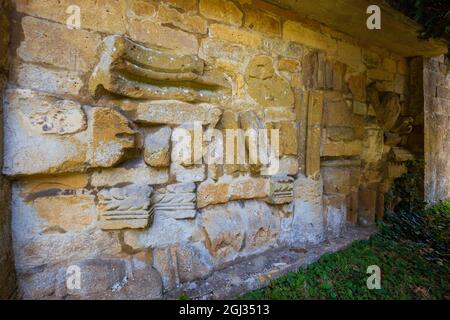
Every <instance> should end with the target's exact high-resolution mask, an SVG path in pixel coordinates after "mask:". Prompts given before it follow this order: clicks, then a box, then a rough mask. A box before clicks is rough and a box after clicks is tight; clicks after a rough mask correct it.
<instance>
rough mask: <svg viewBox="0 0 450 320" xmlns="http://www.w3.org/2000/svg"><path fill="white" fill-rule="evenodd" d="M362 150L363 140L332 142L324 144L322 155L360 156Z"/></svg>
mask: <svg viewBox="0 0 450 320" xmlns="http://www.w3.org/2000/svg"><path fill="white" fill-rule="evenodd" d="M361 152H362V141H361V140H354V141H349V142H344V141H338V142H330V143H327V144H325V145H324V146H323V148H322V152H321V156H323V157H350V156H358V155H360V154H361Z"/></svg>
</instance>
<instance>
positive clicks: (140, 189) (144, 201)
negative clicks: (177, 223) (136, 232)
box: [98, 185, 153, 230]
mask: <svg viewBox="0 0 450 320" xmlns="http://www.w3.org/2000/svg"><path fill="white" fill-rule="evenodd" d="M151 192H152V188H151V187H150V186H148V185H130V186H126V187H123V188H111V189H103V190H102V191H100V192H99V193H98V202H99V208H98V209H99V219H98V220H99V222H98V224H99V227H100V228H101V229H102V230H120V229H128V228H129V229H143V228H146V227H147V226H148V225H149V221H150V220H151V219H152V218H153V212H151V211H150V194H151Z"/></svg>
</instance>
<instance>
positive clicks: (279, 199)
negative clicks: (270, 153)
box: [267, 176, 294, 204]
mask: <svg viewBox="0 0 450 320" xmlns="http://www.w3.org/2000/svg"><path fill="white" fill-rule="evenodd" d="M293 188H294V178H292V177H288V176H274V177H271V178H270V191H269V197H268V200H267V202H269V203H272V204H282V203H289V202H291V201H292V200H293V197H294V191H293Z"/></svg>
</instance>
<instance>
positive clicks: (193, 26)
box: [157, 6, 208, 34]
mask: <svg viewBox="0 0 450 320" xmlns="http://www.w3.org/2000/svg"><path fill="white" fill-rule="evenodd" d="M157 18H158V19H159V20H160V21H161V22H162V23H170V24H172V25H174V26H175V27H178V28H180V29H181V30H184V31H187V32H192V33H199V34H206V32H207V28H208V25H207V22H206V20H205V19H203V18H202V17H200V16H197V15H192V14H189V13H180V12H178V10H177V9H172V8H169V7H166V6H160V7H159V10H158V16H157Z"/></svg>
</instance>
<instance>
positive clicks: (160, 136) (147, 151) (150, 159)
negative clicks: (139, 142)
mask: <svg viewBox="0 0 450 320" xmlns="http://www.w3.org/2000/svg"><path fill="white" fill-rule="evenodd" d="M171 135H172V130H171V129H170V127H160V128H156V129H150V130H149V131H148V132H147V133H146V135H145V140H144V160H145V163H147V164H148V165H149V166H151V167H168V166H169V164H170V137H171Z"/></svg>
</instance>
